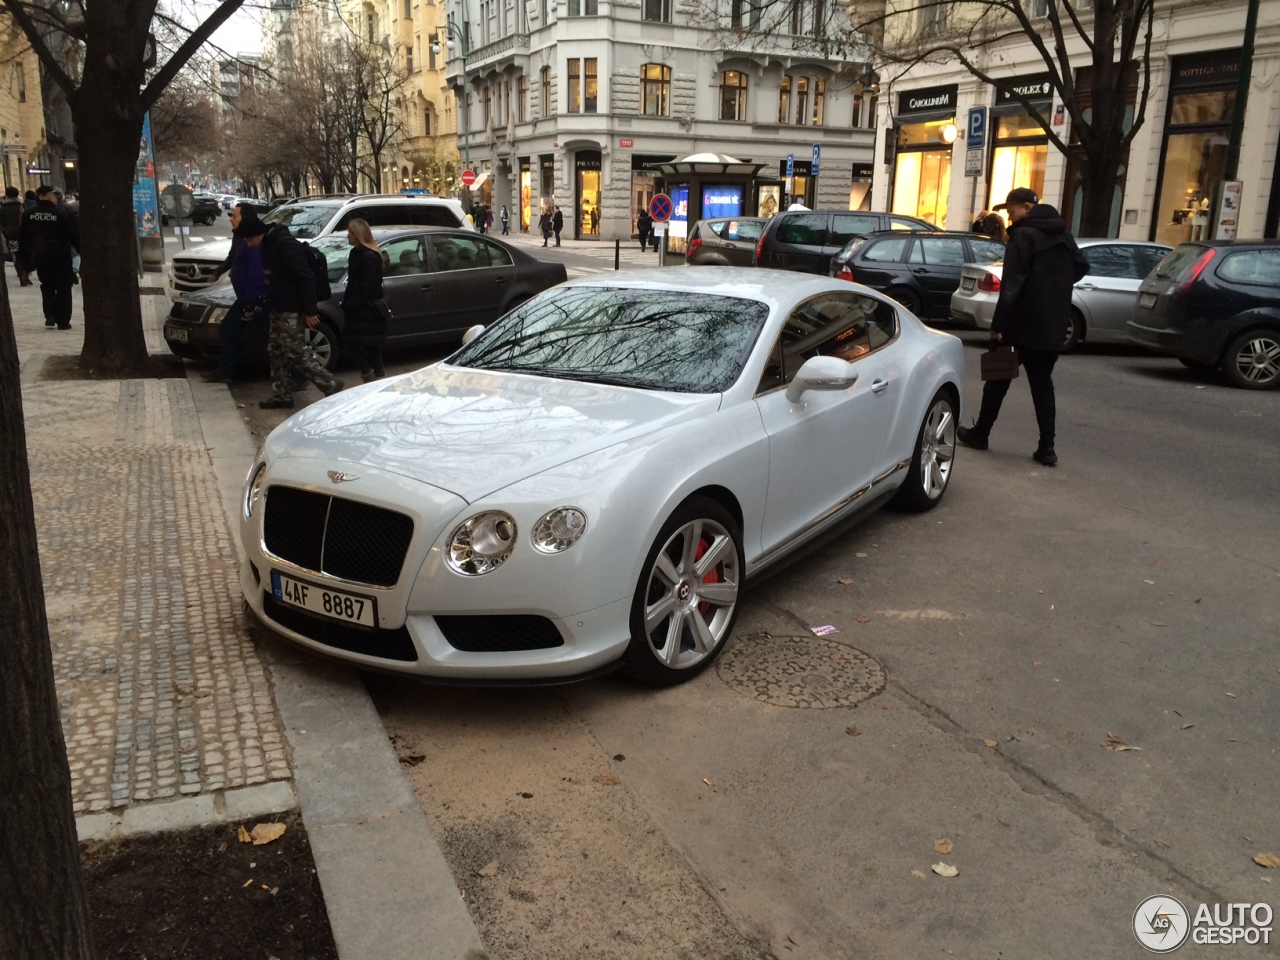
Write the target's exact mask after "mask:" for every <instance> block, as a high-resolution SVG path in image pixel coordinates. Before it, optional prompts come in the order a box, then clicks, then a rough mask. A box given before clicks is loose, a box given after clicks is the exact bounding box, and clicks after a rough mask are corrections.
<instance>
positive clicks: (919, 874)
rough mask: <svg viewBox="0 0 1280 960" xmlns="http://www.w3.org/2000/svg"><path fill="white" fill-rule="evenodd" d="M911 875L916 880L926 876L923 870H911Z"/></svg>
mask: <svg viewBox="0 0 1280 960" xmlns="http://www.w3.org/2000/svg"><path fill="white" fill-rule="evenodd" d="M911 875H912V876H913V877H915V878H916V879H917V880H923V879H924V878H925V876H926V874H925V872H924V871H923V870H912V871H911Z"/></svg>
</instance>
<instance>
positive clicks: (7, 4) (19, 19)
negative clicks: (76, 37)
mask: <svg viewBox="0 0 1280 960" xmlns="http://www.w3.org/2000/svg"><path fill="white" fill-rule="evenodd" d="M0 2H3V4H4V8H5V9H6V10H8V11H9V15H10V16H11V17H13V19H14V22H15V23H17V24H18V26H19V27H21V28H22V32H23V33H25V34H26V35H27V40H28V41H30V43H31V49H32V50H34V51H35V53H36V56H37V57H39V58H40V62H41V63H43V64H44V69H45V72H46V73H48V74H49V75H50V76H51V77H53V80H54V82H55V83H56V84H57V85H58V86H59V87H61V88H62V92H63V93H65V94H66V95H67V98H68V99H70V98H71V97H74V96H75V93H76V90H77V87H76V82H75V81H74V80H72V79H71V76H70V74H68V73H67V71H66V70H65V69H63V67H62V64H61V63H59V62H58V58H57V57H55V56H54V55H53V51H52V50H50V49H49V45H48V44H47V43H45V42H44V34H42V33H41V32H40V28H39V27H38V26H37V25H36V22H35V20H33V19H32V17H31V16H30V14H29V13H28V11H27V6H28V5H27V4H26V3H24V2H22V0H0ZM36 9H38V10H39V9H41V8H39V7H37V8H36ZM41 12H44V13H47V12H48V11H44V10H42V11H41ZM46 22H48V21H46ZM55 29H58V27H55ZM64 32H66V33H68V35H71V34H70V31H67V30H64Z"/></svg>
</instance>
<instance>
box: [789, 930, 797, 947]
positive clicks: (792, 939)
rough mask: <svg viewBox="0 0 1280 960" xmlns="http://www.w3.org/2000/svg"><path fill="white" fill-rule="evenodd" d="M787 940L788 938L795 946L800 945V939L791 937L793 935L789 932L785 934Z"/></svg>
mask: <svg viewBox="0 0 1280 960" xmlns="http://www.w3.org/2000/svg"><path fill="white" fill-rule="evenodd" d="M787 940H788V941H789V942H791V943H794V944H795V945H796V946H797V947H798V946H800V941H799V940H797V939H796V938H795V937H793V936H792V935H791V934H789V933H788V934H787Z"/></svg>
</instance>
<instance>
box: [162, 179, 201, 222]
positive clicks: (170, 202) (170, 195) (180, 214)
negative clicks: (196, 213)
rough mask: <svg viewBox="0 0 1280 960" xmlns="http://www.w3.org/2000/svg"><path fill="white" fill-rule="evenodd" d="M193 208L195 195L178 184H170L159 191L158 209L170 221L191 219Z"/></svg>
mask: <svg viewBox="0 0 1280 960" xmlns="http://www.w3.org/2000/svg"><path fill="white" fill-rule="evenodd" d="M195 206H196V198H195V194H193V193H192V192H191V191H190V190H188V189H187V188H186V187H184V186H183V185H182V184H180V183H171V184H169V185H168V186H167V187H165V188H164V189H163V190H161V191H160V209H161V210H163V211H164V215H165V216H166V217H168V218H169V219H170V220H189V219H191V211H192V210H194V209H195Z"/></svg>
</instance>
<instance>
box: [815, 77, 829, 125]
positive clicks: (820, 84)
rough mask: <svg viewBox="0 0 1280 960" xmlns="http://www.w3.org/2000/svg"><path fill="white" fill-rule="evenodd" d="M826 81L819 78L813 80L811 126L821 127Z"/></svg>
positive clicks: (825, 97) (825, 96)
mask: <svg viewBox="0 0 1280 960" xmlns="http://www.w3.org/2000/svg"><path fill="white" fill-rule="evenodd" d="M826 99H827V81H825V80H823V79H822V78H821V77H814V78H813V125H814V126H815V127H820V126H822V114H823V109H824V107H825V106H826Z"/></svg>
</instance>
